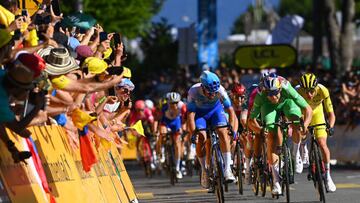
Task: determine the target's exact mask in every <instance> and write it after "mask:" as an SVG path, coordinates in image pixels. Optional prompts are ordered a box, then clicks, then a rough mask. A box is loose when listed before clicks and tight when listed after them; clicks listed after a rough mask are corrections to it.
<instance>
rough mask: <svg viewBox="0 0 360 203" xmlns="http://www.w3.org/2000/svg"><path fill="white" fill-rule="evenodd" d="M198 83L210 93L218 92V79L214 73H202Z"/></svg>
mask: <svg viewBox="0 0 360 203" xmlns="http://www.w3.org/2000/svg"><path fill="white" fill-rule="evenodd" d="M200 82H201V84H202V85H203V87H204V88H205V89H206V90H207V91H208V92H210V93H215V92H218V91H219V90H220V79H219V77H218V76H217V75H216V74H215V73H212V72H210V71H203V73H202V74H201V76H200Z"/></svg>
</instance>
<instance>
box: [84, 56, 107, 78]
mask: <svg viewBox="0 0 360 203" xmlns="http://www.w3.org/2000/svg"><path fill="white" fill-rule="evenodd" d="M84 66H85V67H87V68H88V70H89V73H92V74H100V73H102V72H104V71H105V70H106V69H107V67H108V64H107V63H106V62H105V61H104V60H101V59H99V58H96V57H88V58H86V59H85V62H84Z"/></svg>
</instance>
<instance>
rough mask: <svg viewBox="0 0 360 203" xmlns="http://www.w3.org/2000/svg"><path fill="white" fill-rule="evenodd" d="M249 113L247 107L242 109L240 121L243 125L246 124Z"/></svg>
mask: <svg viewBox="0 0 360 203" xmlns="http://www.w3.org/2000/svg"><path fill="white" fill-rule="evenodd" d="M247 115H248V110H247V109H244V110H242V111H241V114H240V123H241V125H242V126H243V127H245V126H246V122H247Z"/></svg>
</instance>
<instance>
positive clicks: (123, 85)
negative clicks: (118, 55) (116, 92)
mask: <svg viewBox="0 0 360 203" xmlns="http://www.w3.org/2000/svg"><path fill="white" fill-rule="evenodd" d="M116 86H117V87H121V88H126V89H129V90H130V91H133V90H134V88H135V85H134V83H132V82H131V80H130V79H128V78H123V79H121V82H120V83H118V84H117V85H116Z"/></svg>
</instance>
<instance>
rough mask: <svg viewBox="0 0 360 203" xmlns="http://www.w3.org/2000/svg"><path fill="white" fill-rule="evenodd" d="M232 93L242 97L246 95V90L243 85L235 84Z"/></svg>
mask: <svg viewBox="0 0 360 203" xmlns="http://www.w3.org/2000/svg"><path fill="white" fill-rule="evenodd" d="M231 93H232V94H234V95H238V96H242V95H245V93H246V88H245V86H244V85H243V84H239V83H235V84H234V86H233V88H232V89H231Z"/></svg>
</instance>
